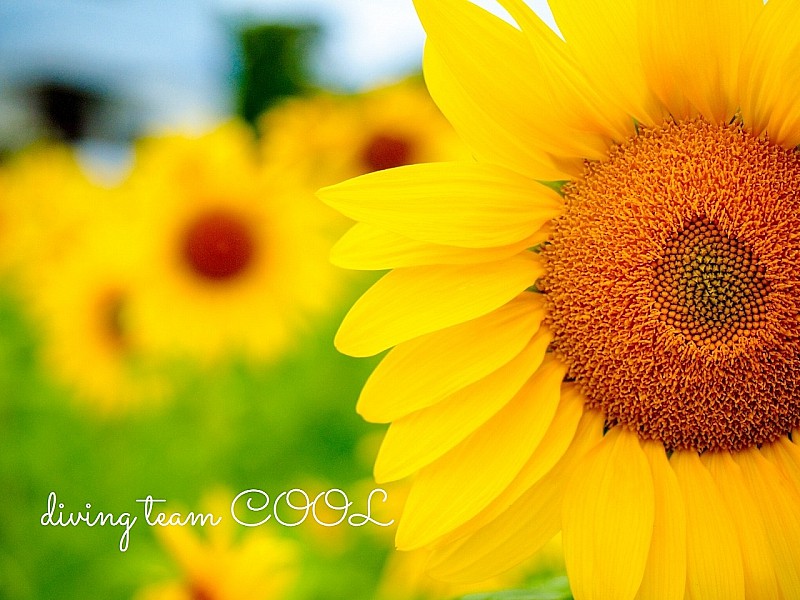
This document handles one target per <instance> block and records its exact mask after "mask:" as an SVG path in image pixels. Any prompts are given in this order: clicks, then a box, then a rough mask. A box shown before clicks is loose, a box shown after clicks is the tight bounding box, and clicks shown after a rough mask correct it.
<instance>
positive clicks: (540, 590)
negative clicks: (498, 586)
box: [461, 577, 572, 600]
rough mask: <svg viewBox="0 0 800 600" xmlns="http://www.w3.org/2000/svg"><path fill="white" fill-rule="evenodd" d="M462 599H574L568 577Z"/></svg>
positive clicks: (472, 595)
mask: <svg viewBox="0 0 800 600" xmlns="http://www.w3.org/2000/svg"><path fill="white" fill-rule="evenodd" d="M461 600H572V594H571V593H570V590H569V582H568V581H567V578H566V577H554V578H552V579H548V580H544V581H540V582H538V583H536V584H533V585H532V586H531V588H529V589H525V590H504V591H501V592H492V593H489V594H470V595H469V596H464V597H463V598H462V599H461Z"/></svg>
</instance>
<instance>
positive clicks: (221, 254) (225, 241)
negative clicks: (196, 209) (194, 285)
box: [183, 211, 256, 281]
mask: <svg viewBox="0 0 800 600" xmlns="http://www.w3.org/2000/svg"><path fill="white" fill-rule="evenodd" d="M255 249H256V248H255V241H254V239H253V234H252V231H251V229H250V227H249V226H248V224H247V223H246V222H245V221H244V220H243V219H242V218H241V217H239V216H238V215H235V214H230V213H227V212H222V211H215V212H209V213H206V214H203V215H201V216H200V217H198V218H197V219H195V221H194V222H193V223H192V224H191V225H190V226H189V228H188V229H187V230H186V233H185V235H184V238H183V257H184V259H185V261H186V263H187V265H188V266H189V268H190V269H191V270H192V272H194V273H195V274H197V275H199V276H200V277H202V278H203V279H206V280H210V281H227V280H230V279H233V278H235V277H237V276H239V275H241V274H242V273H244V272H245V271H246V270H247V268H248V267H249V266H250V265H251V264H252V262H253V258H254V255H255Z"/></svg>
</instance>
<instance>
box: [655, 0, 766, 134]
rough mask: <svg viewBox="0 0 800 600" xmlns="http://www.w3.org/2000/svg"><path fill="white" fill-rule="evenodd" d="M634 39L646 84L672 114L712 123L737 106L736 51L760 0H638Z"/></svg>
mask: <svg viewBox="0 0 800 600" xmlns="http://www.w3.org/2000/svg"><path fill="white" fill-rule="evenodd" d="M639 9H640V12H639V16H640V19H639V41H640V46H641V54H642V61H643V64H644V69H645V73H646V74H647V79H648V83H649V85H650V87H651V89H652V90H653V91H654V92H655V94H656V95H657V96H658V97H659V99H660V100H661V101H662V102H663V103H664V105H665V106H666V107H667V109H668V110H669V111H670V112H671V113H672V115H673V116H674V117H675V118H677V119H681V118H686V117H689V116H694V115H696V114H701V115H703V116H704V117H705V118H706V119H707V120H709V121H711V122H715V123H719V122H726V121H728V120H730V119H731V118H732V117H733V115H734V114H735V113H736V111H737V109H738V108H739V98H738V71H739V56H740V53H741V50H742V46H743V45H744V40H745V38H746V37H747V34H748V32H749V30H750V29H751V27H752V25H753V22H754V20H755V18H756V16H757V15H758V12H759V11H760V9H761V2H760V0H704V1H703V2H683V1H681V0H640V1H639Z"/></svg>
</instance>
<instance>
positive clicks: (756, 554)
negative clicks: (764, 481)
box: [702, 452, 781, 600]
mask: <svg viewBox="0 0 800 600" xmlns="http://www.w3.org/2000/svg"><path fill="white" fill-rule="evenodd" d="M702 460H703V463H704V464H705V465H706V466H707V467H708V470H709V472H710V473H711V475H712V476H713V477H714V481H715V482H716V484H717V488H718V489H719V491H720V493H721V494H722V498H723V500H724V501H725V505H726V506H727V507H728V510H729V511H730V513H731V516H732V517H733V524H734V526H735V528H736V530H737V533H738V535H739V543H740V547H741V549H742V566H743V567H744V585H745V597H747V598H758V599H759V600H762V599H763V600H779V599H780V598H781V594H780V591H778V582H777V580H776V579H775V567H774V565H773V564H772V559H771V558H770V548H769V541H768V540H767V532H766V529H765V528H764V521H763V520H762V519H761V515H759V510H758V506H757V504H756V500H755V499H754V498H753V496H752V495H751V493H750V490H749V489H748V486H747V484H746V483H745V481H744V478H743V477H742V472H741V469H739V466H738V465H737V464H736V463H735V462H734V460H733V458H731V455H730V454H729V453H728V452H706V453H705V454H703V456H702Z"/></svg>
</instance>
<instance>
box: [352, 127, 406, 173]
mask: <svg viewBox="0 0 800 600" xmlns="http://www.w3.org/2000/svg"><path fill="white" fill-rule="evenodd" d="M411 155H412V147H411V144H410V142H409V141H408V140H407V139H404V138H401V137H399V136H395V135H388V134H377V135H375V136H374V137H373V138H372V139H371V140H370V141H369V143H368V144H367V145H366V147H365V148H364V154H363V160H364V164H365V165H366V167H367V170H368V171H382V170H383V169H391V168H393V167H402V166H403V165H407V164H410V163H411V158H412V156H411Z"/></svg>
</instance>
